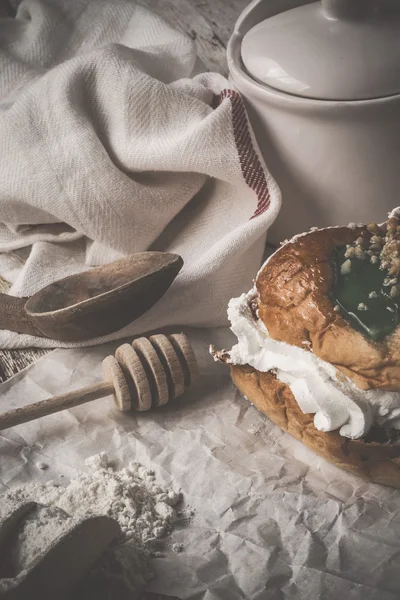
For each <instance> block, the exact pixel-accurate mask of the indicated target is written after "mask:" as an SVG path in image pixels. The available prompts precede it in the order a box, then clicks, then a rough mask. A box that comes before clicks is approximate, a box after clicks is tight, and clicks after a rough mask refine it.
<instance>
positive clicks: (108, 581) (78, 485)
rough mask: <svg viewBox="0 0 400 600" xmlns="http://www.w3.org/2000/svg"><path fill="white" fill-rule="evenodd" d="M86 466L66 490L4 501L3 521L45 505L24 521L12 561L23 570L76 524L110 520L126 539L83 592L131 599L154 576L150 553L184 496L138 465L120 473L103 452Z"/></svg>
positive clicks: (24, 493) (35, 490) (44, 488)
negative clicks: (29, 504)
mask: <svg viewBox="0 0 400 600" xmlns="http://www.w3.org/2000/svg"><path fill="white" fill-rule="evenodd" d="M85 464H86V466H87V467H88V471H87V472H85V473H79V474H78V475H77V477H76V478H74V479H72V480H71V481H70V483H69V484H68V485H67V486H61V485H58V484H57V483H55V482H52V481H50V482H49V483H47V484H46V485H39V484H35V483H31V484H28V485H26V486H23V487H20V488H15V489H12V490H10V491H9V492H7V494H5V496H3V498H2V499H1V502H0V517H1V516H2V514H3V515H4V514H6V513H7V512H8V511H9V509H10V507H11V506H16V505H17V504H19V503H21V502H25V501H27V500H33V501H35V502H37V503H39V504H41V505H45V506H43V507H40V508H38V509H35V510H34V511H33V512H32V513H30V514H29V515H28V517H26V518H25V519H24V525H23V527H22V530H21V531H19V533H18V535H17V539H16V541H14V545H13V548H12V556H13V558H14V560H15V561H17V562H16V564H18V567H19V569H24V568H26V567H27V566H28V565H29V564H30V563H31V562H32V561H33V560H35V558H36V557H37V555H38V554H40V553H41V552H42V551H43V550H45V549H46V548H47V547H48V545H49V543H50V542H51V541H53V540H54V539H56V538H57V537H58V536H59V535H60V534H61V533H63V532H64V531H65V530H66V529H68V528H69V527H70V526H71V524H72V523H73V522H75V521H76V520H81V519H82V518H84V517H86V516H90V515H107V516H109V517H112V518H114V519H116V520H117V521H118V523H119V525H120V528H121V531H122V534H121V536H120V538H119V539H117V540H116V541H115V543H113V545H112V546H111V547H110V548H109V549H108V550H107V551H106V553H105V554H104V556H103V557H102V559H101V560H100V561H99V563H98V564H97V565H96V566H95V567H94V569H93V570H92V571H91V573H90V574H89V575H88V577H87V580H86V581H85V583H84V587H85V591H86V593H88V589H89V588H90V590H91V592H92V593H93V586H95V587H96V598H108V597H110V598H111V597H121V598H122V597H124V595H125V594H127V593H128V592H129V593H131V596H130V597H133V596H132V593H133V591H134V590H137V589H139V588H140V587H143V585H144V583H145V580H146V579H147V578H150V577H151V574H149V572H148V570H147V567H146V564H147V562H148V560H149V558H150V556H151V554H152V553H155V552H156V550H157V549H158V548H159V543H160V540H161V539H162V538H164V537H165V536H166V535H167V534H168V533H169V532H170V530H171V527H172V524H173V523H174V522H175V521H176V520H177V518H179V516H180V515H181V513H178V512H177V510H176V507H177V505H178V504H179V503H180V501H181V499H182V498H181V494H180V493H176V492H175V491H174V490H172V489H167V490H165V489H163V488H161V487H160V486H159V485H158V484H157V483H156V481H155V475H154V471H152V470H150V469H147V468H145V467H143V466H141V465H139V464H137V463H130V464H129V466H128V467H126V468H123V469H121V470H119V471H116V470H114V469H113V468H112V467H111V466H110V465H109V462H108V458H107V455H106V454H105V453H100V454H98V455H96V456H93V457H90V458H89V459H87V460H86V461H85ZM90 586H92V587H90ZM116 594H117V596H116Z"/></svg>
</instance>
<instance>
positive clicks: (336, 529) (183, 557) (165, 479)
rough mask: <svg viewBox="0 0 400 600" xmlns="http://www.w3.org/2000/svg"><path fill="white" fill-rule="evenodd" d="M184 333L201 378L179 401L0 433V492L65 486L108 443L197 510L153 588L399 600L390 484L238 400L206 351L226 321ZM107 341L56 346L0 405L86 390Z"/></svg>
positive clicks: (159, 565)
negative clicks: (367, 477)
mask: <svg viewBox="0 0 400 600" xmlns="http://www.w3.org/2000/svg"><path fill="white" fill-rule="evenodd" d="M186 333H188V334H189V336H190V339H191V341H192V344H193V347H194V350H195V352H196V355H197V357H198V360H199V363H200V367H201V377H200V380H199V381H198V383H197V384H196V385H195V386H193V387H192V388H191V389H189V390H188V391H187V392H186V393H185V395H184V396H182V397H181V398H180V399H178V400H176V401H175V402H174V403H172V404H170V405H168V406H166V407H163V408H162V409H158V410H154V411H152V412H149V413H142V414H138V413H136V414H129V415H126V414H122V413H119V412H118V411H117V410H116V409H114V408H113V405H112V401H111V399H110V398H107V399H103V400H98V401H95V402H92V403H90V404H87V405H85V406H82V407H78V408H75V409H73V410H69V411H65V412H62V413H59V414H56V415H50V416H48V417H45V418H42V419H40V420H38V421H35V422H32V423H27V424H24V425H19V426H18V427H15V428H13V429H8V430H6V431H3V432H0V493H1V492H4V491H6V490H7V488H10V487H12V486H16V485H20V484H23V483H25V482H28V481H32V479H35V480H37V481H46V480H48V479H55V480H56V481H59V482H60V483H61V484H63V483H64V482H65V481H66V480H67V479H68V477H70V476H72V475H73V474H74V473H75V470H84V469H85V466H84V460H85V458H87V457H88V456H90V455H92V454H95V453H97V452H99V451H102V450H105V451H107V453H108V455H109V457H110V458H112V459H115V460H116V461H117V463H119V465H122V464H124V463H125V462H127V461H130V460H137V461H139V462H141V463H143V464H145V465H149V466H150V465H151V466H152V467H153V468H154V469H155V471H156V475H157V479H158V480H159V481H160V483H164V484H166V485H172V486H174V487H175V488H176V489H178V488H181V489H182V492H183V494H184V497H185V500H186V503H187V505H188V506H189V507H190V508H192V509H193V510H194V516H193V518H192V520H191V522H190V523H188V524H186V525H185V524H182V525H180V526H179V527H178V528H177V529H175V531H174V532H173V535H172V538H171V540H170V544H169V548H168V549H167V551H166V553H165V557H164V558H157V559H153V561H152V564H151V567H152V569H153V570H154V572H155V573H156V578H155V579H154V580H153V581H152V582H151V584H150V586H149V591H152V592H159V593H164V594H167V595H171V596H178V597H180V598H182V599H191V600H236V599H243V598H245V599H248V600H283V599H286V598H295V599H296V600H303V599H304V600H314V599H316V598H321V599H323V600H331V599H332V600H336V599H337V598H345V599H346V600H354V599H357V600H358V599H360V600H361V599H362V600H372V599H374V600H398V598H399V597H400V492H399V491H397V490H393V489H391V488H385V487H381V486H378V485H373V484H369V483H366V482H364V481H363V480H361V479H359V478H357V477H355V476H353V475H350V474H348V473H346V472H344V471H341V470H339V469H337V468H336V467H334V466H332V465H329V464H328V463H327V462H325V461H324V460H323V459H321V458H319V457H316V456H315V455H314V454H313V453H312V452H311V451H309V450H307V449H306V448H305V447H303V445H302V444H301V443H299V442H297V441H295V440H293V439H292V438H291V437H290V436H289V435H287V434H284V433H283V432H281V431H280V430H279V429H278V428H277V427H276V426H275V425H273V424H272V423H270V422H269V421H268V419H266V418H265V417H264V416H263V415H261V414H260V413H258V412H257V410H256V409H255V408H254V407H252V406H251V405H250V404H249V403H248V402H247V401H246V400H245V399H243V398H242V397H241V396H240V395H239V393H238V392H237V391H236V390H235V388H234V387H233V385H232V383H231V382H230V377H229V373H228V369H227V368H226V367H224V366H223V365H220V364H217V363H214V361H213V359H212V358H211V357H210V356H209V354H208V345H209V343H210V342H212V343H214V344H215V345H216V347H218V348H221V347H230V346H231V344H232V342H233V336H232V334H231V333H230V332H229V331H228V330H225V329H220V330H214V331H204V330H203V331H201V330H197V331H196V330H192V331H187V332H186ZM115 347H116V344H108V345H107V346H101V347H98V348H92V349H82V350H56V351H54V352H52V353H51V354H49V355H47V356H45V357H44V358H42V359H41V360H40V361H38V362H37V363H36V364H34V365H33V366H31V367H30V368H28V369H27V370H25V371H23V372H21V373H19V374H18V375H17V376H16V377H14V378H13V379H11V380H9V381H8V382H6V383H4V384H3V385H1V386H0V409H1V411H4V410H7V409H10V408H12V407H15V406H21V405H23V404H24V403H28V402H33V401H37V400H41V399H44V398H46V397H48V396H49V395H54V394H60V393H63V392H66V391H69V390H71V389H73V388H78V387H81V386H84V385H90V384H91V383H93V382H95V381H97V380H98V379H100V377H101V366H100V365H101V360H102V358H103V357H104V356H106V355H107V354H109V353H110V352H112V351H113V350H114V349H115ZM38 461H43V462H45V463H47V464H48V465H49V469H47V470H45V471H41V470H40V469H38V468H37V466H36V463H37V462H38ZM174 543H182V544H183V547H184V550H183V552H181V553H179V554H177V553H176V552H174V551H173V550H172V545H173V544H174Z"/></svg>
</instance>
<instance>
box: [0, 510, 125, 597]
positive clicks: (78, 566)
mask: <svg viewBox="0 0 400 600" xmlns="http://www.w3.org/2000/svg"><path fill="white" fill-rule="evenodd" d="M37 507H39V505H38V504H37V503H36V502H28V503H25V504H21V505H20V506H18V507H17V508H16V509H15V510H13V511H12V512H11V513H10V514H8V515H6V517H5V518H4V519H2V520H0V542H1V543H0V555H1V557H2V558H4V557H5V558H7V557H8V552H7V542H8V540H9V539H10V538H12V535H13V530H15V529H17V527H18V526H19V525H20V524H21V522H22V521H23V517H24V516H25V515H26V514H27V513H28V512H29V511H32V510H35V508H37ZM120 533H121V530H120V527H119V525H118V523H117V521H115V520H114V519H112V518H110V517H106V516H102V515H100V516H96V515H93V516H89V517H86V518H84V519H81V520H80V521H74V520H73V519H71V526H70V527H69V528H68V529H67V530H66V531H65V532H63V533H61V534H60V535H59V536H57V537H56V538H55V539H54V540H51V541H50V542H49V543H48V545H47V546H45V547H44V548H43V551H42V552H40V553H39V554H38V555H37V556H36V558H35V559H34V560H33V562H32V564H30V565H29V566H28V567H27V568H26V569H24V570H23V571H20V572H18V573H14V572H12V571H11V572H9V573H8V572H7V567H6V572H1V573H0V597H1V598H2V599H4V600H27V599H28V598H29V599H31V598H32V599H36V598H38V599H39V598H40V599H41V600H46V599H47V598H57V600H61V599H62V598H71V597H72V596H71V594H72V593H73V590H74V588H75V586H76V585H77V583H78V582H79V581H80V580H81V579H82V577H83V576H84V575H85V574H86V572H87V571H89V569H90V568H91V567H92V565H93V564H94V563H95V561H96V560H97V559H98V558H99V557H100V556H101V554H102V553H103V552H104V551H105V550H106V549H107V547H108V546H109V545H110V544H111V542H112V541H113V540H114V539H115V538H116V537H117V536H118V535H120ZM2 567H3V565H2V564H0V570H2V569H1V568H2Z"/></svg>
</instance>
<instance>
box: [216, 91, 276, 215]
mask: <svg viewBox="0 0 400 600" xmlns="http://www.w3.org/2000/svg"><path fill="white" fill-rule="evenodd" d="M225 99H228V100H230V102H231V105H232V123H233V135H234V137H235V143H236V147H237V151H238V155H239V160H240V165H241V167H242V173H243V178H244V180H245V182H246V183H247V185H248V186H249V187H250V188H251V189H252V190H253V191H254V192H255V193H256V194H257V198H258V201H257V208H256V210H255V212H254V214H253V216H252V217H251V218H252V219H253V218H254V217H258V216H259V215H261V214H262V213H263V212H265V211H266V210H267V208H268V207H269V205H270V194H269V189H268V183H267V179H266V177H265V173H264V169H263V168H262V166H261V163H260V160H259V158H258V155H257V152H256V151H255V148H254V146H253V142H252V139H251V135H250V130H249V124H248V121H247V114H246V108H245V106H244V102H243V100H242V98H241V96H240V94H238V92H235V90H230V89H225V90H222V92H221V93H220V94H219V95H215V96H214V101H213V107H214V108H217V106H219V105H220V104H221V103H222V102H223V101H224V100H225Z"/></svg>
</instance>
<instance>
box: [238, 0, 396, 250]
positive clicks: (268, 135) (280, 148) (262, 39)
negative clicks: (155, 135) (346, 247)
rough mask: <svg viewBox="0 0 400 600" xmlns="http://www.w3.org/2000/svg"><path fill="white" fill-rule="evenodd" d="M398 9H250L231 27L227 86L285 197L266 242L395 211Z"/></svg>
mask: <svg viewBox="0 0 400 600" xmlns="http://www.w3.org/2000/svg"><path fill="white" fill-rule="evenodd" d="M376 3H377V4H378V10H376V8H377V5H376ZM399 4H400V3H398V2H397V0H396V2H393V0H388V1H387V2H386V3H385V0H375V2H374V0H360V1H359V0H323V3H322V4H321V3H320V2H313V3H311V2H307V0H255V1H254V2H252V3H251V4H250V5H249V7H248V8H247V9H246V10H245V11H244V12H243V13H242V15H241V16H240V18H239V20H238V21H237V24H236V28H235V31H234V33H233V35H232V37H231V40H230V42H229V45H228V65H229V70H230V77H231V80H232V82H233V84H234V85H235V86H236V88H237V89H238V90H239V91H240V92H241V94H242V95H243V97H244V99H245V102H246V105H247V109H248V113H249V117H250V120H251V122H252V125H253V129H254V131H255V135H256V137H257V141H258V143H259V146H260V150H261V152H262V154H263V156H264V159H265V162H266V164H267V166H268V168H269V169H270V171H271V173H272V175H273V176H274V178H275V179H276V181H277V183H278V184H279V186H280V188H281V190H282V198H283V203H282V210H281V213H280V215H279V217H278V220H277V222H276V224H275V225H274V228H273V230H271V232H270V238H269V239H270V240H271V241H273V242H278V241H281V240H283V239H285V238H287V237H289V236H291V235H293V234H294V233H298V232H301V231H305V230H307V229H309V228H310V227H312V226H328V225H339V224H347V223H349V222H356V223H358V222H371V221H382V220H384V218H385V216H386V213H387V212H388V211H390V210H391V209H392V208H393V207H395V206H397V205H399V204H400V7H399V6H398V5H399ZM367 5H368V6H369V8H370V9H371V10H370V11H368V14H367V13H366V12H365V13H364V12H363V8H366V7H367ZM358 9H360V15H359V14H358ZM304 10H306V11H309V13H304V14H302V11H304ZM311 11H313V12H312V15H314V16H313V18H311V17H312V15H311ZM284 13H286V14H284ZM288 15H289V16H288ZM313 19H314V20H313ZM260 23H261V24H262V25H257V24H260ZM282 24H283V26H282ZM263 27H266V29H263ZM257 28H258V29H257ZM296 28H297V29H296ZM314 33H315V35H314ZM397 38H398V40H399V41H398V42H397ZM291 46H292V47H291ZM340 61H342V62H340ZM330 98H336V99H330ZM338 98H339V99H338Z"/></svg>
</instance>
